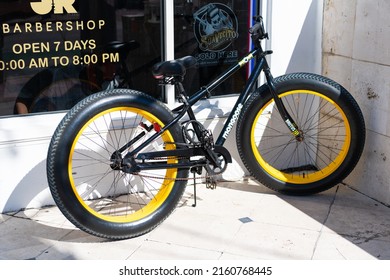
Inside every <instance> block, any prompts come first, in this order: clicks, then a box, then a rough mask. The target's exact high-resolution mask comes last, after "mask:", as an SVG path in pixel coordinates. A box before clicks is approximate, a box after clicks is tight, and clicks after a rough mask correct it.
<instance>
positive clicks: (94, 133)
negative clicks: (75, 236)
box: [47, 89, 188, 239]
mask: <svg viewBox="0 0 390 280" xmlns="http://www.w3.org/2000/svg"><path fill="white" fill-rule="evenodd" d="M172 118H173V115H172V113H171V112H170V111H169V109H168V108H167V107H166V106H165V105H164V104H163V103H161V102H160V101H158V100H156V99H154V98H153V97H151V96H148V95H146V94H143V93H140V92H137V91H134V90H128V89H114V90H110V91H103V92H99V93H96V94H94V95H91V96H89V97H87V98H86V99H84V100H82V101H81V102H79V103H78V104H77V105H76V106H75V107H73V108H72V109H71V110H70V111H69V112H68V113H67V114H66V115H65V117H64V118H63V120H62V121H61V122H60V124H59V125H58V127H57V129H56V131H55V132H54V135H53V137H52V140H51V143H50V146H49V150H48V157H47V177H48V183H49V187H50V191H51V193H52V196H53V198H54V201H55V202H56V204H57V206H58V208H59V209H60V210H61V212H62V213H63V214H64V216H65V217H66V218H68V220H69V221H70V222H72V223H73V224H74V225H75V226H77V227H78V228H80V229H81V230H83V231H85V232H87V233H89V234H92V235H95V236H98V237H102V238H107V239H127V238H132V237H136V236H139V235H142V234H145V233H147V232H149V231H151V230H152V229H154V228H155V227H157V226H158V225H159V224H160V223H161V222H162V221H163V220H165V219H166V218H167V217H168V216H169V215H170V214H171V212H172V211H173V210H174V209H175V207H176V205H177V203H178V202H179V201H180V199H181V197H182V195H183V192H184V189H185V186H186V180H175V179H176V178H187V177H188V170H186V169H172V168H171V169H163V170H149V171H145V172H144V171H140V172H139V173H132V174H130V173H129V172H127V173H124V172H123V171H122V170H121V169H119V168H115V165H112V164H113V162H112V160H111V159H112V156H113V152H114V151H116V150H117V149H118V148H119V147H122V146H123V145H124V144H125V143H128V141H129V140H130V139H132V138H131V137H135V135H136V134H137V135H138V136H139V135H140V134H141V136H142V137H139V138H136V139H138V140H137V141H136V142H135V143H133V144H132V145H131V146H130V147H127V149H126V150H125V151H124V152H122V154H123V156H124V154H126V152H127V151H129V150H131V149H134V148H135V147H137V146H139V144H141V143H142V142H144V140H145V139H146V138H148V137H149V136H150V135H151V134H154V133H156V131H157V128H156V126H158V127H159V128H161V127H164V126H165V125H166V124H168V123H169V122H170V120H172ZM145 125H148V126H149V128H152V127H153V128H154V129H151V131H150V132H148V131H147V130H145ZM176 142H182V134H181V130H180V127H179V125H178V124H176V125H173V126H172V127H171V128H169V129H168V130H167V131H166V132H164V133H163V134H162V136H161V137H160V138H157V139H155V140H154V141H153V142H152V143H151V144H150V145H148V146H147V147H146V148H144V149H142V150H141V152H144V151H146V150H147V151H149V150H150V151H152V150H159V149H175V148H176V146H175V144H174V143H176ZM122 154H121V156H122ZM179 161H181V159H180V160H179V159H174V158H172V159H168V162H171V163H175V162H179ZM146 172H148V173H146Z"/></svg>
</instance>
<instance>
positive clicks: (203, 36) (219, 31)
mask: <svg viewBox="0 0 390 280" xmlns="http://www.w3.org/2000/svg"><path fill="white" fill-rule="evenodd" d="M194 20H195V25H194V33H195V37H196V39H197V41H198V43H199V48H200V49H201V50H202V51H221V50H224V49H226V48H227V47H228V46H230V44H231V43H232V42H233V41H234V40H235V39H237V38H238V24H237V17H236V15H235V14H234V13H233V11H232V10H231V9H230V8H229V7H228V6H226V5H223V4H220V3H210V4H208V5H206V6H203V7H202V8H200V9H199V10H198V11H197V12H196V13H195V14H194Z"/></svg>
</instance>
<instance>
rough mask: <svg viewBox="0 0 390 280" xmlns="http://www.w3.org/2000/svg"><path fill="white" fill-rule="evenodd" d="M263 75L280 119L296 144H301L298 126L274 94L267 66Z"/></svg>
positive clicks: (273, 86) (272, 82) (275, 93)
mask: <svg viewBox="0 0 390 280" xmlns="http://www.w3.org/2000/svg"><path fill="white" fill-rule="evenodd" d="M264 74H265V78H266V80H267V85H268V88H269V90H270V92H271V94H272V96H273V99H274V100H275V104H276V108H277V109H278V111H279V114H280V116H281V117H282V119H283V121H284V123H285V124H286V126H287V128H288V129H289V130H290V132H291V134H292V135H293V136H294V137H295V139H296V140H297V141H298V142H302V141H303V136H302V133H301V132H300V130H299V128H298V125H297V124H296V123H295V121H294V119H293V118H292V117H291V116H290V114H289V113H288V112H287V109H286V107H285V106H284V104H283V102H282V100H281V99H280V98H279V96H278V94H277V92H276V88H275V84H274V78H273V77H272V74H271V70H270V68H269V67H268V66H267V67H265V68H264Z"/></svg>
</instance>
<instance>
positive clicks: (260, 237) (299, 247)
mask: <svg viewBox="0 0 390 280" xmlns="http://www.w3.org/2000/svg"><path fill="white" fill-rule="evenodd" d="M317 236H318V232H315V231H310V230H304V229H297V228H291V227H286V226H280V225H272V224H264V223H257V222H253V223H248V224H245V225H243V226H242V227H241V228H240V230H239V231H238V233H237V234H236V235H235V236H234V238H233V239H232V240H231V242H230V243H229V245H228V246H227V247H226V249H225V250H224V254H226V256H225V258H228V256H240V257H242V258H245V257H246V258H247V259H270V260H272V259H283V260H288V259H310V258H311V257H312V253H313V248H314V246H315V242H316V238H317Z"/></svg>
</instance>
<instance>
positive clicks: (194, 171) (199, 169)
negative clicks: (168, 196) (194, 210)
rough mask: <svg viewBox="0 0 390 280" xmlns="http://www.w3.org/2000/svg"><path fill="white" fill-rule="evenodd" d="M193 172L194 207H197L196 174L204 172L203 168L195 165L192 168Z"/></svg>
mask: <svg viewBox="0 0 390 280" xmlns="http://www.w3.org/2000/svg"><path fill="white" fill-rule="evenodd" d="M191 173H192V174H194V203H193V204H192V207H196V174H199V175H200V174H201V173H202V168H199V167H193V168H191Z"/></svg>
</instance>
